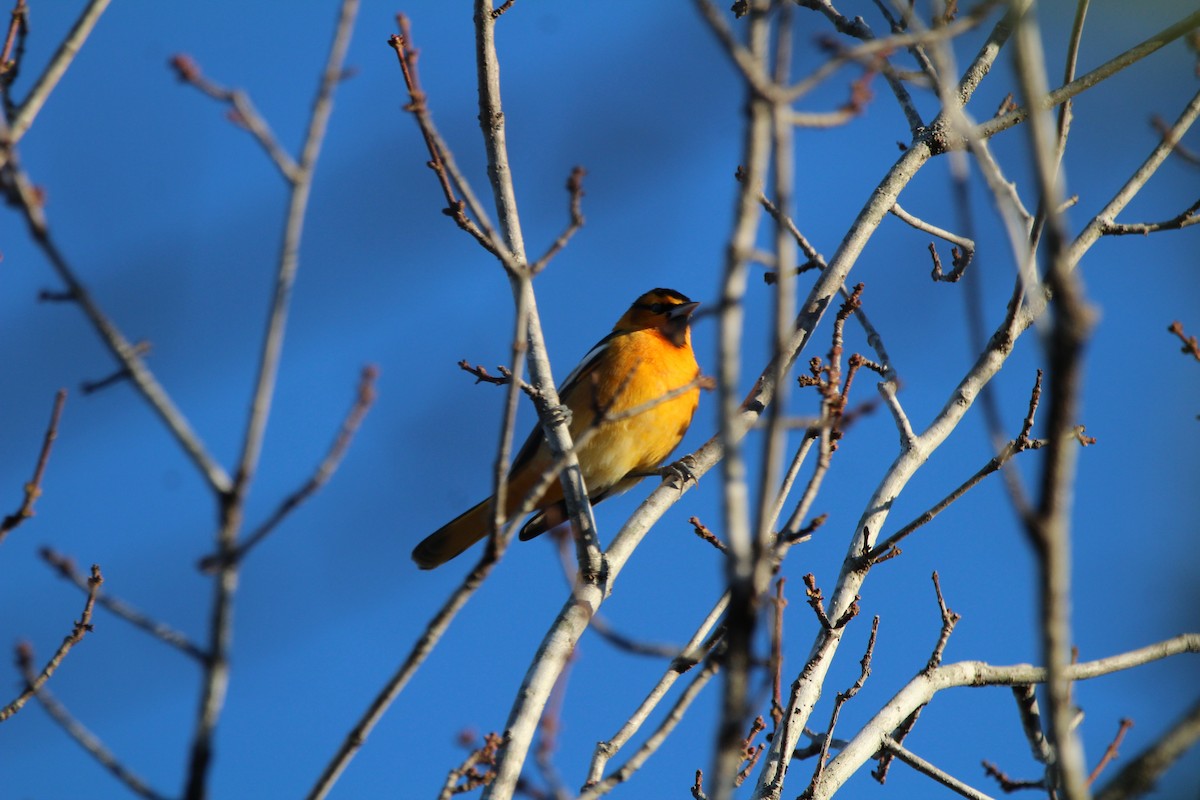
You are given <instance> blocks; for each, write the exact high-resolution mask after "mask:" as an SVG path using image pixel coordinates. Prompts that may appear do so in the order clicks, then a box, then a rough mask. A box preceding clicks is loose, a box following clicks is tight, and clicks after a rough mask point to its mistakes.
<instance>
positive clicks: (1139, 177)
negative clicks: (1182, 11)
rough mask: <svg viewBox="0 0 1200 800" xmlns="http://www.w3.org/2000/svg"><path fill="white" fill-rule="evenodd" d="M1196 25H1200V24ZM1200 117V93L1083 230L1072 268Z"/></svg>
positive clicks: (1072, 252)
mask: <svg viewBox="0 0 1200 800" xmlns="http://www.w3.org/2000/svg"><path fill="white" fill-rule="evenodd" d="M1194 16H1197V18H1198V20H1200V12H1197V14H1196V15H1194ZM1197 24H1200V22H1198V23H1197ZM1198 116H1200V92H1197V93H1196V94H1195V95H1193V96H1192V99H1191V100H1190V101H1189V102H1188V104H1187V106H1186V107H1185V108H1184V109H1183V111H1182V113H1180V115H1179V118H1178V119H1176V120H1175V124H1173V125H1172V126H1171V128H1170V130H1168V131H1167V132H1166V133H1165V134H1164V135H1163V139H1162V141H1161V142H1159V143H1158V145H1157V146H1156V147H1155V148H1154V149H1153V150H1152V151H1150V154H1149V155H1148V156H1147V157H1146V160H1145V161H1143V162H1142V164H1141V166H1139V167H1138V168H1137V169H1136V170H1135V171H1134V172H1133V174H1132V175H1131V176H1130V177H1129V180H1128V181H1126V182H1125V184H1124V185H1123V186H1122V187H1121V188H1120V189H1119V190H1118V191H1117V193H1116V194H1115V195H1113V198H1112V199H1111V200H1109V201H1108V204H1107V205H1105V206H1104V208H1102V209H1101V210H1100V211H1099V212H1098V213H1097V214H1096V215H1095V216H1094V217H1092V219H1091V220H1090V221H1089V222H1088V224H1087V225H1086V226H1085V227H1084V229H1083V230H1082V231H1080V233H1079V235H1078V236H1076V237H1075V241H1073V242H1071V246H1070V248H1069V249H1068V250H1067V253H1066V256H1065V257H1066V261H1067V263H1068V264H1069V265H1071V266H1074V265H1076V264H1078V263H1079V261H1080V259H1082V258H1083V255H1084V253H1086V252H1087V251H1088V250H1089V249H1090V248H1091V246H1092V245H1093V244H1095V243H1096V241H1097V240H1098V239H1099V238H1100V237H1101V236H1102V235H1103V233H1104V229H1105V227H1106V226H1107V225H1111V224H1112V223H1113V222H1114V221H1115V220H1116V217H1117V215H1118V214H1120V213H1121V212H1122V211H1123V210H1124V209H1125V207H1126V206H1128V205H1129V203H1130V201H1132V200H1133V198H1134V197H1136V196H1137V194H1138V193H1139V192H1140V191H1141V190H1142V188H1143V187H1144V186H1145V185H1146V183H1147V182H1148V181H1149V180H1150V178H1151V177H1153V175H1154V173H1155V172H1157V171H1158V168H1159V167H1161V166H1162V165H1163V162H1164V161H1166V160H1167V157H1168V156H1169V155H1170V154H1171V150H1172V149H1174V147H1175V145H1176V143H1178V142H1179V140H1180V139H1181V138H1183V135H1184V134H1185V133H1186V132H1187V131H1188V129H1189V128H1190V127H1191V126H1192V124H1193V123H1194V122H1195V121H1196V118H1197V117H1198Z"/></svg>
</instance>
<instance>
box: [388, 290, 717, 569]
mask: <svg viewBox="0 0 1200 800" xmlns="http://www.w3.org/2000/svg"><path fill="white" fill-rule="evenodd" d="M699 305H700V304H699V303H697V302H693V301H692V300H689V299H688V298H687V297H686V296H684V295H683V294H680V293H679V292H677V291H675V290H674V289H652V290H650V291H648V292H646V293H645V294H643V295H641V296H640V297H638V299H637V300H635V301H634V302H633V305H631V306H630V307H629V309H628V310H627V311H626V312H625V313H624V314H622V315H621V318H620V319H619V320H617V324H616V325H614V326H613V329H612V332H611V333H609V334H608V335H607V336H605V337H604V338H603V339H601V340H600V341H599V342H598V343H597V344H596V346H595V347H593V348H592V349H591V350H590V351H589V352H588V353H587V355H586V356H584V358H583V360H582V361H580V362H579V365H578V366H576V367H575V369H574V370H572V371H571V373H570V374H569V375H568V376H567V378H566V379H565V380H564V381H563V383H562V386H561V387H560V388H559V390H558V395H559V400H560V402H561V403H562V405H564V406H565V407H566V408H567V409H568V410H569V411H570V422H569V428H570V431H571V440H572V442H574V443H576V455H577V456H578V458H579V468H580V472H581V473H582V474H583V480H584V484H585V485H586V486H587V492H588V500H589V501H590V502H591V504H592V505H595V504H597V503H599V502H600V501H601V500H604V499H606V498H609V497H612V496H614V495H617V494H620V493H621V492H624V491H626V490H627V489H629V488H630V487H632V486H633V485H634V484H635V483H637V482H638V481H639V480H641V479H642V478H643V477H645V476H646V475H647V474H650V473H651V472H653V471H654V470H656V469H657V468H658V466H659V465H660V464H661V463H662V461H663V460H664V459H666V457H667V456H668V455H670V453H671V451H672V450H674V449H675V447H676V446H677V445H678V444H679V442H680V441H681V440H682V439H683V435H684V434H685V433H686V432H687V429H688V427H689V426H690V425H691V423H692V417H693V416H694V415H695V413H696V407H697V405H699V402H700V366H699V364H697V363H696V355H695V353H694V352H693V351H692V336H691V327H690V325H691V316H692V312H694V311H695V310H696V307H697V306H699ZM553 464H554V458H553V456H552V454H551V452H550V448H549V446H548V445H547V444H546V441H545V438H544V436H543V434H542V429H541V426H540V425H539V426H536V427H535V428H534V429H533V431H532V432H531V433H530V434H529V438H528V439H526V440H525V444H524V445H523V446H522V447H521V449H520V451H519V452H518V453H517V457H516V458H515V459H514V460H513V463H512V466H511V467H510V468H509V470H508V475H507V477H506V479H505V480H506V484H507V485H506V489H507V490H506V494H505V497H506V501H505V508H504V515H505V517H509V516H511V515H512V514H513V513H515V512H516V511H518V510H519V509H520V507H521V505H522V504H523V503H524V502H525V499H526V496H527V495H528V494H529V493H530V492H531V491H533V490H534V488H535V487H536V486H537V485H538V483H539V482H542V476H543V475H544V474H545V473H546V472H547V471H548V470H550V469H552V466H553ZM534 510H535V512H536V513H534V515H533V516H532V517H530V519H529V520H528V522H526V523H525V525H524V526H523V527H522V529H521V533H520V538H521V540H522V541H524V540H528V539H532V538H533V537H535V536H537V535H539V534H541V533H544V532H545V531H547V530H550V529H551V528H553V527H555V526H556V525H558V524H560V523H562V522H563V521H565V520H566V519H567V518H568V515H567V510H566V501H565V500H564V499H563V489H562V484H561V483H559V481H557V480H555V481H553V482H552V483H550V485H549V486H548V487H547V488H546V490H545V491H544V493H543V494H542V496H541V497H540V498H538V500H537V502H536V503H535V504H534ZM491 522H492V498H491V497H489V498H487V499H486V500H484V501H482V502H480V503H479V504H477V505H475V506H473V507H472V508H470V509H469V510H467V511H466V512H464V513H462V514H461V515H459V516H458V517H455V518H454V519H453V520H451V521H450V522H448V523H446V524H445V525H443V526H442V527H441V528H439V529H438V530H436V531H434V532H433V533H432V534H430V535H429V536H427V537H426V538H425V539H424V540H422V541H421V543H420V544H418V545H417V546H416V548H414V549H413V552H412V558H413V561H415V562H416V563H417V566H419V567H420V568H421V569H433V568H434V567H437V566H440V565H441V564H444V563H446V562H447V561H449V560H450V559H452V558H454V557H455V556H457V555H459V554H460V553H462V552H463V551H465V550H466V549H467V548H469V547H470V546H471V545H473V544H474V543H475V542H478V541H479V540H480V539H483V538H485V537H486V536H487V535H488V534H489V532H490V530H491Z"/></svg>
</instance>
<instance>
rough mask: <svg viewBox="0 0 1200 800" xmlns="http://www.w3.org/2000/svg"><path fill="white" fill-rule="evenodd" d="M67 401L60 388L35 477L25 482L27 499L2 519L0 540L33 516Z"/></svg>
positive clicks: (55, 398)
mask: <svg viewBox="0 0 1200 800" xmlns="http://www.w3.org/2000/svg"><path fill="white" fill-rule="evenodd" d="M66 402H67V390H66V389H59V390H58V392H57V393H56V394H55V395H54V406H53V408H52V409H51V410H50V424H49V426H47V428H46V435H45V436H44V437H43V438H42V449H41V452H39V453H38V459H37V464H36V465H34V468H33V477H32V478H30V479H29V483H27V484H25V499H24V500H22V501H21V507H20V508H18V509H17V510H16V511H14V512H13V513H11V514H9V515H8V516H6V517H5V518H4V519H3V520H0V542H3V541H4V537H5V536H7V535H8V534H9V532H10V531H12V530H13V528H16V527H17V526H18V525H20V524H21V523H22V522H24V521H25V520H27V519H29V518H30V517H32V516H33V513H34V512H33V504H34V503H35V502H36V501H37V499H38V498H39V497H41V496H42V476H43V475H45V473H46V464H47V463H48V462H49V460H50V448H51V447H53V446H54V440H55V439H57V438H58V421H59V420H60V419H61V418H62V411H63V404H64V403H66Z"/></svg>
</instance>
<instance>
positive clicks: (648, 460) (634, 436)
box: [569, 330, 700, 494]
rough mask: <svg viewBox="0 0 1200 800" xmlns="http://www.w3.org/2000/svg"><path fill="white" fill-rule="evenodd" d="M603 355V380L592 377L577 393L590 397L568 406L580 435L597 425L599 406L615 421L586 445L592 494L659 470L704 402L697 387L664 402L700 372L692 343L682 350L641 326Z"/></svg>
mask: <svg viewBox="0 0 1200 800" xmlns="http://www.w3.org/2000/svg"><path fill="white" fill-rule="evenodd" d="M602 358H603V359H604V362H605V363H604V364H602V365H598V367H599V368H597V369H595V370H592V374H593V375H596V376H597V379H596V380H588V379H587V377H586V376H585V378H584V379H583V380H581V381H580V382H579V385H578V386H577V387H576V390H575V392H573V394H577V393H585V394H586V396H587V399H586V400H584V402H576V401H575V399H574V398H572V400H571V401H570V403H569V404H570V406H571V407H572V408H573V409H575V414H574V418H573V420H572V424H571V435H572V437H574V438H576V439H577V440H578V439H579V438H580V437H582V436H583V435H584V433H585V431H587V430H588V429H589V428H591V427H592V426H593V424H594V422H595V419H596V416H595V412H596V411H597V410H599V411H601V412H603V413H604V414H605V416H606V417H608V418H612V421H609V422H605V423H603V424H602V425H601V426H600V427H599V428H598V429H597V430H596V431H595V432H594V433H592V434H591V435H590V438H588V439H587V441H586V442H585V443H584V444H583V446H582V447H581V448H580V452H579V460H580V464H581V466H582V468H583V474H584V480H585V481H586V482H587V486H588V491H589V493H590V494H596V493H597V492H600V491H602V490H604V489H607V488H609V487H612V486H614V485H615V484H616V483H618V482H619V481H620V480H621V479H622V478H624V477H625V476H626V475H628V474H629V473H631V472H646V471H649V470H651V469H653V468H655V467H657V466H658V465H659V464H660V463H661V462H662V461H663V460H664V459H665V458H666V457H667V456H668V455H670V453H671V451H672V450H674V449H675V447H676V446H677V445H678V444H679V441H680V439H682V438H683V435H684V433H685V432H686V431H687V428H688V425H690V424H691V421H692V415H693V414H695V412H696V406H697V404H698V403H699V401H700V390H699V388H698V387H695V386H693V387H691V388H690V389H687V390H686V391H684V392H682V393H680V394H677V395H675V396H673V397H671V398H670V399H668V400H663V399H662V398H663V397H665V396H666V395H668V394H671V393H672V392H675V391H677V390H679V389H681V388H683V387H685V386H687V385H688V384H689V383H692V382H693V381H695V379H696V378H697V376H699V374H700V367H699V365H697V363H696V357H695V355H694V354H693V353H692V349H691V347H690V345H689V346H686V347H676V346H675V345H673V344H670V343H669V342H667V341H666V340H665V339H664V338H663V337H662V336H661V334H659V333H658V332H657V331H655V330H641V331H635V332H632V333H629V334H627V335H624V336H618V337H615V338H614V339H613V340H612V341H611V342H610V344H609V347H608V349H607V350H606V351H605V353H604V354H603V355H602ZM580 399H581V400H583V399H584V398H582V397H581V398H580Z"/></svg>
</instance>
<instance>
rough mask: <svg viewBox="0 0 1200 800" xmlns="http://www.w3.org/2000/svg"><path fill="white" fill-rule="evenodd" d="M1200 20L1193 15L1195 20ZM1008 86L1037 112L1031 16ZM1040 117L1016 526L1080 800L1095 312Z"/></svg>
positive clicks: (1035, 36) (1036, 37)
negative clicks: (1082, 456) (1080, 553)
mask: <svg viewBox="0 0 1200 800" xmlns="http://www.w3.org/2000/svg"><path fill="white" fill-rule="evenodd" d="M1197 19H1198V20H1200V15H1198V16H1197ZM1014 57H1015V71H1016V74H1017V83H1018V86H1019V87H1020V92H1021V98H1022V100H1024V102H1025V104H1026V106H1028V107H1030V108H1037V107H1040V105H1041V99H1042V98H1043V97H1045V95H1046V93H1047V79H1046V72H1045V63H1044V54H1043V52H1042V48H1041V33H1040V31H1039V29H1038V26H1037V21H1036V19H1035V17H1034V15H1026V16H1025V17H1023V18H1022V19H1021V22H1020V24H1019V25H1018V26H1017V32H1016V36H1015V37H1014ZM1048 123H1049V121H1048V120H1047V119H1046V115H1044V114H1040V113H1039V114H1032V115H1030V117H1029V121H1028V126H1027V129H1026V132H1027V134H1028V138H1029V148H1030V152H1031V154H1032V160H1033V167H1034V178H1035V185H1036V188H1037V196H1038V205H1039V207H1040V209H1041V212H1042V213H1041V214H1039V218H1041V219H1044V220H1045V223H1044V227H1043V231H1044V236H1043V238H1044V241H1045V255H1044V256H1043V258H1044V260H1045V262H1046V264H1047V267H1046V274H1045V283H1046V288H1047V290H1048V292H1049V293H1050V295H1051V303H1052V304H1053V308H1054V313H1053V315H1052V317H1051V322H1050V331H1049V336H1047V337H1044V338H1043V343H1044V347H1045V350H1046V359H1047V362H1048V370H1047V372H1048V376H1049V394H1050V402H1049V409H1048V410H1047V414H1046V440H1047V442H1046V447H1045V456H1044V458H1043V459H1042V472H1041V480H1040V486H1039V498H1038V501H1037V504H1036V506H1035V508H1033V509H1031V511H1032V513H1031V514H1026V515H1025V516H1024V517H1023V521H1024V523H1025V527H1026V530H1027V531H1028V533H1029V536H1030V538H1031V540H1032V542H1033V546H1034V550H1035V552H1036V554H1037V556H1038V567H1039V570H1038V595H1039V598H1038V599H1039V606H1040V608H1039V610H1040V614H1041V619H1040V622H1041V625H1040V633H1041V645H1042V659H1043V663H1044V664H1045V665H1046V670H1047V674H1048V677H1047V681H1046V710H1047V716H1048V726H1047V727H1048V731H1049V734H1050V736H1049V739H1050V744H1051V746H1052V747H1053V748H1054V759H1053V761H1052V774H1051V775H1050V778H1051V780H1052V785H1053V786H1055V787H1057V788H1058V789H1059V790H1060V791H1061V793H1062V795H1063V796H1064V797H1065V798H1066V800H1087V797H1088V791H1087V782H1086V780H1087V776H1086V765H1085V763H1084V760H1083V747H1082V743H1081V742H1080V741H1079V737H1078V734H1077V732H1076V729H1075V727H1074V725H1073V724H1072V723H1073V719H1074V717H1075V708H1074V703H1073V700H1072V690H1071V680H1070V678H1069V677H1067V669H1068V667H1069V666H1070V664H1071V647H1072V644H1073V632H1072V619H1071V534H1072V530H1071V498H1072V496H1073V494H1074V490H1075V475H1076V472H1075V463H1076V458H1077V450H1078V448H1076V447H1075V443H1074V442H1072V441H1071V437H1070V434H1071V432H1072V431H1073V430H1074V427H1075V425H1076V422H1077V416H1078V409H1079V397H1080V393H1081V392H1082V383H1083V377H1082V369H1083V365H1082V360H1083V348H1084V346H1085V344H1086V342H1087V340H1088V338H1089V336H1090V332H1091V328H1092V325H1093V321H1094V318H1095V313H1094V312H1093V311H1092V309H1091V308H1090V307H1089V306H1088V304H1087V301H1086V299H1085V297H1084V293H1083V286H1082V284H1081V283H1080V281H1079V276H1078V274H1077V273H1075V272H1073V271H1072V269H1071V267H1072V266H1073V264H1072V263H1071V262H1070V261H1069V260H1068V258H1067V248H1068V245H1069V243H1068V240H1067V232H1066V225H1065V222H1064V221H1063V219H1062V216H1061V215H1060V214H1058V213H1057V211H1056V209H1057V208H1058V205H1059V203H1060V201H1061V197H1062V194H1063V189H1062V180H1061V176H1059V175H1058V172H1057V164H1056V161H1055V150H1054V132H1053V131H1052V130H1051V128H1050V126H1049V124H1048Z"/></svg>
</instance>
